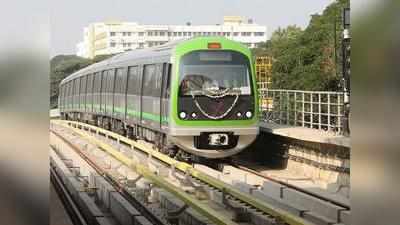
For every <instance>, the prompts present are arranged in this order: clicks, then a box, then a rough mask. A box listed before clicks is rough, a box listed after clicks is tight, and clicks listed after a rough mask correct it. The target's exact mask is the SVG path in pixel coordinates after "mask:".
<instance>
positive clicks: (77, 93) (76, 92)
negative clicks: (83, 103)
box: [74, 78, 80, 95]
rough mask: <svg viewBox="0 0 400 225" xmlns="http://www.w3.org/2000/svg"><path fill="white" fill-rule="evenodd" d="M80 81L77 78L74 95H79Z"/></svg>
mask: <svg viewBox="0 0 400 225" xmlns="http://www.w3.org/2000/svg"><path fill="white" fill-rule="evenodd" d="M79 83H80V82H79V79H78V78H75V84H74V88H75V91H74V95H79V86H80V84H79Z"/></svg>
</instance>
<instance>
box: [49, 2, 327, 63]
mask: <svg viewBox="0 0 400 225" xmlns="http://www.w3.org/2000/svg"><path fill="white" fill-rule="evenodd" d="M332 2H334V0H280V1H272V0H197V1H195V0H83V1H82V0H80V1H78V0H68V1H51V4H52V6H51V17H50V23H51V27H50V56H55V55H58V54H75V52H76V44H77V43H78V42H80V41H82V39H83V27H85V26H87V25H88V24H89V23H92V22H102V21H104V20H107V19H118V20H122V21H129V22H137V23H139V24H175V25H178V24H185V23H186V22H188V21H190V22H191V23H192V24H193V25H197V24H217V23H222V22H223V16H224V15H238V16H243V17H245V18H252V19H253V20H254V22H255V23H257V24H260V25H265V26H267V28H268V33H269V34H271V33H272V32H273V31H274V30H275V29H276V28H278V27H279V26H280V27H286V26H288V25H292V24H296V25H298V26H300V27H303V28H304V27H305V26H306V25H307V24H308V22H309V20H310V15H311V14H314V13H321V12H322V11H323V9H324V8H325V7H326V6H328V5H329V4H330V3H332Z"/></svg>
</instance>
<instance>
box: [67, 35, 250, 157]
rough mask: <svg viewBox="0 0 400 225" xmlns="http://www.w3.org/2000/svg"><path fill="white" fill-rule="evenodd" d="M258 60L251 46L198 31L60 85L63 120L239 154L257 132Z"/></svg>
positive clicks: (180, 148)
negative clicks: (256, 73) (198, 33)
mask: <svg viewBox="0 0 400 225" xmlns="http://www.w3.org/2000/svg"><path fill="white" fill-rule="evenodd" d="M256 99H257V91H256V81H255V76H254V66H253V59H252V57H251V53H250V50H249V49H248V48H247V47H245V46H244V45H242V44H240V43H237V42H234V41H231V40H228V39H226V38H223V37H196V38H192V39H188V40H182V41H177V42H172V43H168V44H165V45H162V46H158V47H153V48H148V49H139V50H132V51H129V52H125V53H121V54H119V55H116V56H114V57H111V58H109V59H107V60H104V61H101V62H99V63H96V64H93V65H90V66H88V67H86V68H84V69H81V70H79V71H77V72H75V73H73V74H71V75H70V76H68V77H67V78H65V79H64V80H63V81H62V82H61V84H60V97H59V108H60V112H61V116H62V118H64V119H69V120H77V121H83V122H87V123H91V124H94V125H97V126H101V127H104V128H106V129H109V130H113V131H116V132H119V133H121V134H123V135H127V136H128V137H131V138H142V139H146V140H148V141H152V142H154V143H156V144H157V145H159V146H160V147H161V146H163V148H161V149H162V151H165V152H166V153H169V154H175V153H176V152H186V153H189V154H192V155H196V156H201V157H205V158H223V157H229V156H231V155H234V154H236V153H238V152H240V151H241V150H243V149H244V148H245V147H247V146H248V145H249V144H251V143H252V142H253V141H254V140H255V138H256V136H257V134H258V118H257V114H258V112H257V110H258V107H257V101H256Z"/></svg>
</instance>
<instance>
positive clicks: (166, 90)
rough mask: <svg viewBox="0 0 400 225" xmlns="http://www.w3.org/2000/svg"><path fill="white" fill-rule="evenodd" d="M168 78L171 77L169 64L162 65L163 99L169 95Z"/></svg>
mask: <svg viewBox="0 0 400 225" xmlns="http://www.w3.org/2000/svg"><path fill="white" fill-rule="evenodd" d="M170 76H171V64H169V63H164V70H163V92H162V93H163V98H169V94H170Z"/></svg>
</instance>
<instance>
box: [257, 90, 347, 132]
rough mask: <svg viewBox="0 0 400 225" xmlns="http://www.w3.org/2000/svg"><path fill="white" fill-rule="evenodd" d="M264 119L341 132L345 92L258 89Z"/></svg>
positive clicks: (262, 118)
mask: <svg viewBox="0 0 400 225" xmlns="http://www.w3.org/2000/svg"><path fill="white" fill-rule="evenodd" d="M259 95H260V96H259V105H260V113H261V120H263V121H265V122H272V123H277V124H283V125H291V126H302V127H308V128H314V129H319V130H325V131H330V132H335V133H341V132H342V129H343V125H342V117H343V109H344V106H343V97H344V95H343V93H342V92H330V91H297V90H278V89H266V88H260V89H259Z"/></svg>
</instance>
